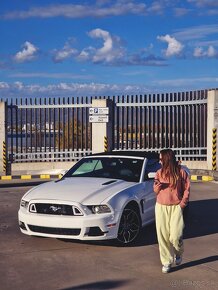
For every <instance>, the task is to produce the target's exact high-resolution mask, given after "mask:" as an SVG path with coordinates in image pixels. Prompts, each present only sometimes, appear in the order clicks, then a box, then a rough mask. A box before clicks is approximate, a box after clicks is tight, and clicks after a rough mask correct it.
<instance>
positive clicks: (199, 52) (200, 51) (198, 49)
mask: <svg viewBox="0 0 218 290" xmlns="http://www.w3.org/2000/svg"><path fill="white" fill-rule="evenodd" d="M193 55H194V56H195V57H202V56H203V55H204V51H203V48H202V47H196V48H195V50H194V53H193Z"/></svg>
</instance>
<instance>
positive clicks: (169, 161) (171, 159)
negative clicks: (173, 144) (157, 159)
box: [160, 149, 180, 188]
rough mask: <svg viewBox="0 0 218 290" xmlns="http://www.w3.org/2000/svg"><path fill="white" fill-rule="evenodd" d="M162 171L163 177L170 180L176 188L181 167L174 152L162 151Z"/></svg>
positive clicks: (169, 150)
mask: <svg viewBox="0 0 218 290" xmlns="http://www.w3.org/2000/svg"><path fill="white" fill-rule="evenodd" d="M160 154H161V161H162V169H161V176H162V177H164V178H166V179H167V180H169V183H170V185H171V186H172V187H173V188H175V187H176V184H177V181H178V179H179V168H180V167H179V165H178V162H177V161H176V156H175V153H174V152H173V150H171V149H163V150H161V151H160Z"/></svg>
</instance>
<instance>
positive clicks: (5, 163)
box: [3, 141, 7, 174]
mask: <svg viewBox="0 0 218 290" xmlns="http://www.w3.org/2000/svg"><path fill="white" fill-rule="evenodd" d="M6 171H7V154H6V144H5V141H3V172H4V173H5V174H6Z"/></svg>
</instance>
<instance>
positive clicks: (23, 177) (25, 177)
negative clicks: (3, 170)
mask: <svg viewBox="0 0 218 290" xmlns="http://www.w3.org/2000/svg"><path fill="white" fill-rule="evenodd" d="M61 177H62V174H38V175H37V174H34V175H32V174H25V175H5V176H0V180H2V181H9V180H31V179H59V178H61Z"/></svg>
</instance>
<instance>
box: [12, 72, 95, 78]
mask: <svg viewBox="0 0 218 290" xmlns="http://www.w3.org/2000/svg"><path fill="white" fill-rule="evenodd" d="M9 77H10V78H37V79H39V78H41V79H46V78H47V79H80V80H81V79H83V80H84V79H85V80H88V79H93V76H92V75H88V74H73V73H46V72H35V73H22V72H19V73H12V74H10V75H9Z"/></svg>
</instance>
